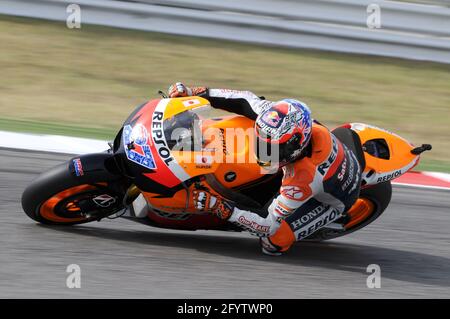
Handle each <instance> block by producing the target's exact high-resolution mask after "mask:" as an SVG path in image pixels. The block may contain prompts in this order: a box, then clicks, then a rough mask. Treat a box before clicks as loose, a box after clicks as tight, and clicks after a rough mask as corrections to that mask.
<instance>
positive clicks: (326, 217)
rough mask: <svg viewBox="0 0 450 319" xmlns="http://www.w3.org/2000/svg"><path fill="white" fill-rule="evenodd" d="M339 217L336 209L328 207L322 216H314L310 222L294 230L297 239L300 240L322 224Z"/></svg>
mask: <svg viewBox="0 0 450 319" xmlns="http://www.w3.org/2000/svg"><path fill="white" fill-rule="evenodd" d="M339 217H341V214H340V213H339V211H337V210H336V209H333V208H332V209H329V210H328V212H327V213H325V214H323V215H322V216H320V217H318V218H316V219H315V220H313V221H312V222H311V223H309V224H307V225H306V226H304V227H302V228H300V229H299V230H298V231H296V232H295V233H296V235H297V240H302V239H304V238H306V237H308V236H309V235H311V234H312V233H314V232H315V231H317V230H319V229H320V228H322V227H323V226H326V225H327V224H329V223H331V222H333V221H334V220H336V219H338V218H339Z"/></svg>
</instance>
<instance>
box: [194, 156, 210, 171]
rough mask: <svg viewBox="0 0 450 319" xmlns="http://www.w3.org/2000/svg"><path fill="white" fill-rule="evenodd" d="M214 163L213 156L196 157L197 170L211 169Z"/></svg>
mask: <svg viewBox="0 0 450 319" xmlns="http://www.w3.org/2000/svg"><path fill="white" fill-rule="evenodd" d="M212 162H213V158H212V156H209V155H201V154H199V155H195V167H197V168H211V166H212V165H211V164H212Z"/></svg>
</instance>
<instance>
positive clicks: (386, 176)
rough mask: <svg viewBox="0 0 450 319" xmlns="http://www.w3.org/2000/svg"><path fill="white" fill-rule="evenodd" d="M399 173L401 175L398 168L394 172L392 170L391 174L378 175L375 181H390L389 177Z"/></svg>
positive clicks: (394, 176) (397, 175)
mask: <svg viewBox="0 0 450 319" xmlns="http://www.w3.org/2000/svg"><path fill="white" fill-rule="evenodd" d="M400 175H402V170H398V171H395V172H393V173H391V174H387V175H384V176H380V177H378V179H377V183H382V182H387V181H390V180H391V179H394V178H397V177H399V176H400Z"/></svg>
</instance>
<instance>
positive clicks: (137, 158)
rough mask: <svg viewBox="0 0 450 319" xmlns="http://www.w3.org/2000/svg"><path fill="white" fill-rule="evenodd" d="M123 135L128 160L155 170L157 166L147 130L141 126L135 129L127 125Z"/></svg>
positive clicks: (138, 125)
mask: <svg viewBox="0 0 450 319" xmlns="http://www.w3.org/2000/svg"><path fill="white" fill-rule="evenodd" d="M122 134H123V144H124V145H125V154H126V156H127V158H128V159H129V160H130V161H132V162H134V163H136V164H139V165H141V166H143V167H145V168H148V169H155V168H156V164H155V161H154V159H153V154H152V151H151V150H150V145H149V139H148V133H147V129H146V128H145V127H144V126H143V125H141V124H137V125H136V126H135V127H131V125H125V126H124V128H123V133H122Z"/></svg>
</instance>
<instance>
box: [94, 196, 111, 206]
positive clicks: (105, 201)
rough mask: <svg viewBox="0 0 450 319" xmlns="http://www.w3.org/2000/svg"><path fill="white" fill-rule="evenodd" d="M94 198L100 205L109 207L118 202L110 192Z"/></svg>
mask: <svg viewBox="0 0 450 319" xmlns="http://www.w3.org/2000/svg"><path fill="white" fill-rule="evenodd" d="M92 200H93V201H94V203H95V204H97V206H100V207H109V206H111V205H112V204H114V203H115V202H116V199H115V198H114V197H112V196H110V195H108V194H103V195H99V196H97V197H94V198H93V199H92Z"/></svg>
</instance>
